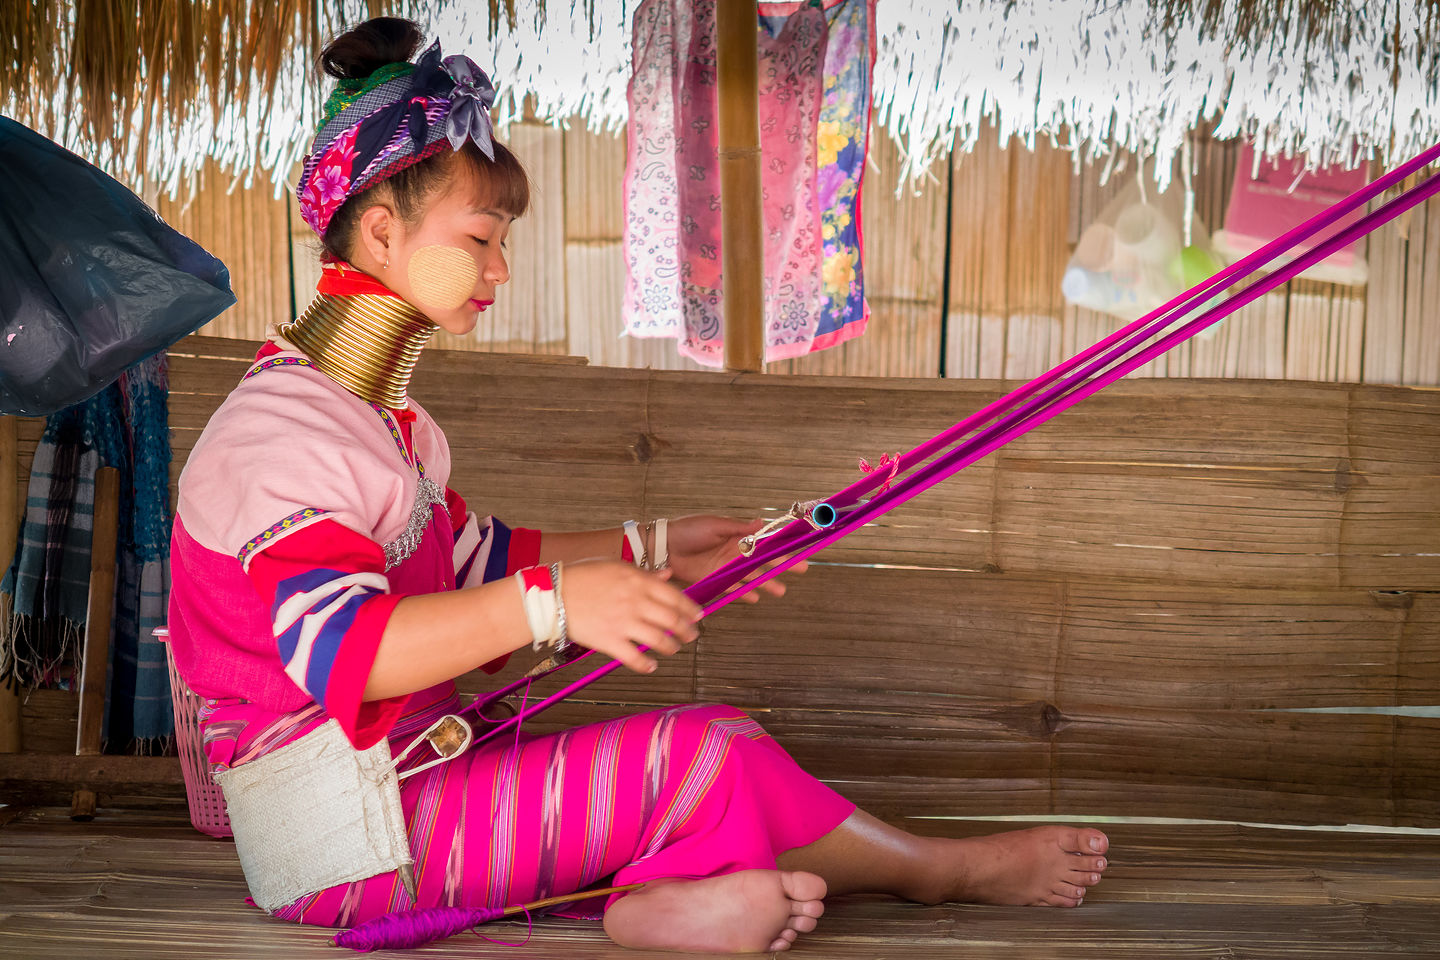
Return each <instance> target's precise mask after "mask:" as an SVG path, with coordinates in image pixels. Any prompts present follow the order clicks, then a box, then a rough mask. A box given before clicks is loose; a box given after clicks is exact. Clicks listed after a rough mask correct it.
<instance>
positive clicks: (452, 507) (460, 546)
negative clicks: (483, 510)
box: [445, 488, 540, 589]
mask: <svg viewBox="0 0 1440 960" xmlns="http://www.w3.org/2000/svg"><path fill="white" fill-rule="evenodd" d="M445 506H446V508H447V509H448V510H449V512H450V526H451V529H452V530H454V533H455V587H456V589H463V588H465V587H474V586H479V585H480V584H482V583H490V582H491V581H493V580H499V579H501V578H503V577H508V576H512V575H513V574H514V573H515V572H516V571H517V570H522V569H524V568H525V567H533V566H535V564H537V563H539V562H540V531H539V530H527V529H526V528H524V527H516V528H514V529H513V530H512V529H511V528H510V527H507V526H505V524H503V523H501V522H500V521H499V520H497V519H495V518H494V517H484V518H481V517H478V516H476V515H475V513H473V512H472V511H470V510H469V509H468V508H467V507H466V506H465V501H464V499H463V498H461V496H460V494H458V493H456V492H455V491H454V490H450V489H448V488H447V489H446V490H445Z"/></svg>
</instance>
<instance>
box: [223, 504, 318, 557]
mask: <svg viewBox="0 0 1440 960" xmlns="http://www.w3.org/2000/svg"><path fill="white" fill-rule="evenodd" d="M328 512H329V511H326V510H320V509H318V508H316V507H306V508H305V509H303V510H297V511H295V512H294V513H292V514H290V516H288V517H286V518H285V519H284V520H281V521H280V522H279V523H277V524H275V525H274V526H273V527H271V528H270V529H269V530H266V531H265V532H264V533H262V534H260V536H258V537H256V538H254V539H253V540H251V541H250V542H249V543H247V544H245V546H243V547H241V548H240V551H239V552H238V553H236V554H235V559H237V560H239V561H240V562H241V563H242V564H244V563H246V562H248V561H249V559H250V556H251V554H253V553H254V552H255V551H256V550H259V549H260V548H261V547H264V546H266V545H267V544H269V543H272V542H273V541H274V540H275V538H276V537H279V536H282V535H284V534H287V533H291V532H293V531H295V530H297V529H299V527H300V526H301V525H302V524H305V523H309V522H310V521H311V520H314V519H316V518H317V517H323V516H325V515H326V514H327V513H328Z"/></svg>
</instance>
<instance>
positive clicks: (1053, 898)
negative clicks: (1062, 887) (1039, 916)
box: [1040, 893, 1084, 907]
mask: <svg viewBox="0 0 1440 960" xmlns="http://www.w3.org/2000/svg"><path fill="white" fill-rule="evenodd" d="M1083 899H1084V898H1083V897H1062V896H1060V895H1059V894H1057V893H1052V894H1050V895H1049V896H1047V897H1041V898H1040V904H1041V905H1043V906H1047V907H1078V906H1080V902H1081V900H1083Z"/></svg>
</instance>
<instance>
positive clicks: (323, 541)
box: [169, 341, 540, 762]
mask: <svg viewBox="0 0 1440 960" xmlns="http://www.w3.org/2000/svg"><path fill="white" fill-rule="evenodd" d="M449 471H450V455H449V448H448V446H447V444H446V442H445V436H444V434H443V433H442V432H441V431H440V428H439V427H438V426H437V425H436V424H435V422H434V421H433V420H432V419H431V418H430V416H429V415H428V414H427V413H425V411H424V410H423V409H422V408H421V407H420V406H419V405H418V404H416V403H415V402H414V401H413V400H412V401H410V409H409V410H405V411H393V410H386V409H385V408H383V407H380V406H378V405H374V404H370V403H367V402H366V401H364V400H361V399H360V398H359V397H356V396H355V395H354V394H352V393H350V392H349V391H347V390H346V389H345V388H343V387H341V386H340V385H339V384H337V383H335V382H334V381H333V380H331V379H330V378H328V377H326V376H325V375H324V374H323V373H321V372H320V371H319V370H318V369H316V368H315V367H313V366H312V365H310V362H309V360H308V359H307V358H306V357H305V356H304V355H303V354H301V353H299V352H298V351H296V350H294V349H293V348H292V347H290V345H289V344H286V343H284V342H283V341H281V342H279V343H271V344H267V345H266V347H265V348H263V349H262V350H261V351H260V353H259V355H258V356H257V363H256V364H255V365H254V366H253V367H251V369H250V371H249V372H248V373H247V374H246V375H245V378H244V379H242V381H241V383H240V384H239V386H237V387H236V388H235V390H234V391H233V392H232V393H231V394H230V396H229V397H228V398H227V399H226V400H225V402H224V403H223V404H222V405H221V406H220V409H219V410H217V411H216V412H215V415H214V416H213V417H212V418H211V419H210V422H209V424H208V425H207V426H206V428H205V430H204V432H203V433H202V434H201V437H200V440H199V441H198V442H197V443H196V445H195V448H194V450H193V451H192V452H191V454H190V456H189V457H188V458H187V460H186V465H185V469H184V470H183V471H182V473H181V475H180V483H179V488H180V495H179V503H178V505H177V509H176V519H175V527H174V534H173V536H172V541H171V563H172V582H171V592H170V614H169V620H170V634H171V637H170V642H171V647H172V649H173V651H174V654H175V660H176V666H177V667H178V668H179V670H180V673H181V675H182V676H183V677H184V678H185V680H186V682H187V683H188V684H189V686H190V688H191V689H192V690H194V691H195V692H196V693H197V694H199V695H200V696H202V697H206V698H209V699H212V700H215V701H217V702H218V703H219V705H220V706H221V707H224V706H226V705H230V706H242V707H244V708H245V713H246V715H247V716H248V717H250V718H251V720H252V721H253V720H254V719H263V718H265V717H266V716H274V715H279V714H283V713H288V712H292V711H296V710H300V709H302V708H304V707H306V706H307V705H309V704H315V705H317V706H318V707H319V708H321V709H320V711H319V712H320V713H323V714H324V715H328V716H331V717H334V718H335V719H336V720H338V721H339V723H340V725H341V727H342V729H344V730H345V732H346V734H347V735H348V736H349V738H350V740H351V742H352V743H354V744H355V745H356V746H357V747H360V748H364V747H368V746H370V745H372V744H374V743H375V742H377V741H378V740H380V739H381V738H383V737H384V736H385V735H386V733H387V732H388V730H389V729H390V727H391V725H392V724H393V723H394V721H395V719H396V718H397V717H398V716H399V714H400V713H401V711H402V710H403V708H404V705H405V702H406V699H407V698H406V697H399V698H393V699H389V700H379V701H371V702H364V701H363V700H362V699H361V698H362V694H363V691H364V688H365V684H366V682H367V681H368V679H369V676H370V669H371V666H372V664H373V662H374V659H375V653H376V650H377V648H378V646H379V643H380V638H381V636H382V634H383V632H384V628H385V624H386V622H387V621H388V620H389V617H390V613H391V611H393V610H394V608H395V605H396V604H397V603H399V602H400V600H401V599H402V598H403V597H405V596H407V595H410V594H417V593H432V592H437V591H440V590H452V589H457V588H460V587H465V586H470V585H474V584H478V583H482V582H486V581H489V580H494V579H498V578H500V577H503V576H507V575H509V574H511V573H513V572H514V571H515V570H518V569H520V568H522V567H525V566H529V565H532V564H534V563H535V562H537V560H538V558H539V545H540V544H539V541H540V537H539V533H538V532H537V531H532V530H521V529H517V530H513V531H512V530H510V529H509V528H507V527H506V526H505V525H504V524H502V523H500V522H498V521H496V520H494V519H493V518H485V519H483V520H482V519H481V518H478V517H477V516H476V515H475V514H474V513H471V512H469V511H467V510H466V507H465V502H464V501H463V500H462V499H461V498H460V497H459V496H458V495H457V494H455V493H454V492H453V491H451V490H449V489H448V487H447V486H446V481H447V480H448V478H449ZM417 534H418V538H417V536H416V535H417ZM387 544H388V545H389V547H390V548H389V555H388V557H387V550H386V546H385V545H387ZM496 669H498V666H497V667H496ZM212 712H213V711H212ZM222 753H223V751H222ZM212 759H214V760H217V761H220V762H224V760H225V757H223V756H212Z"/></svg>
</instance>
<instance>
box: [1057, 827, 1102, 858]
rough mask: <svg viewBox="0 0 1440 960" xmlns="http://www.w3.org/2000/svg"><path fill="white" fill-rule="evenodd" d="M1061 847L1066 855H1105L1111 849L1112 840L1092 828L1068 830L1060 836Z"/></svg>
mask: <svg viewBox="0 0 1440 960" xmlns="http://www.w3.org/2000/svg"><path fill="white" fill-rule="evenodd" d="M1060 846H1061V848H1062V849H1064V850H1065V852H1066V853H1085V854H1096V853H1104V852H1105V851H1106V850H1109V849H1110V838H1109V837H1107V836H1105V834H1103V833H1101V832H1100V831H1099V830H1095V829H1093V828H1091V827H1082V828H1079V829H1068V830H1066V831H1065V832H1064V833H1062V834H1061V836H1060Z"/></svg>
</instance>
